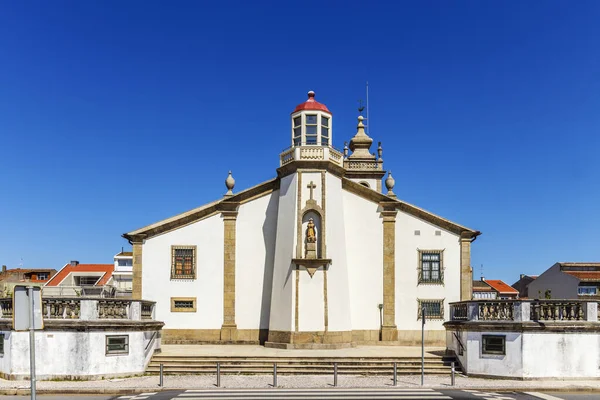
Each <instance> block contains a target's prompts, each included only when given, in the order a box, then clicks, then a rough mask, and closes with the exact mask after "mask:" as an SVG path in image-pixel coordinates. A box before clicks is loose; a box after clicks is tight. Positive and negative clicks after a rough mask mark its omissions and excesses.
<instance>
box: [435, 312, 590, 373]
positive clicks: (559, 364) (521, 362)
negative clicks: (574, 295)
mask: <svg viewBox="0 0 600 400" xmlns="http://www.w3.org/2000/svg"><path fill="white" fill-rule="evenodd" d="M458 304H468V307H469V310H468V312H467V313H462V314H461V317H460V320H459V319H456V318H455V320H453V321H450V322H447V323H446V324H445V326H446V330H447V334H446V341H447V342H446V343H447V344H446V347H447V348H448V349H449V350H452V351H454V352H455V353H456V355H457V357H458V359H459V361H460V363H461V365H462V369H463V371H464V372H465V373H466V374H467V375H469V376H483V377H496V378H511V379H514V378H517V379H542V378H557V379H575V378H582V379H585V378H600V369H599V368H598V366H599V365H600V323H599V322H598V305H597V303H596V302H587V303H586V302H573V301H572V302H567V301H564V302H545V303H544V305H543V307H549V308H551V309H554V310H558V309H560V308H563V309H564V310H570V309H569V308H568V307H572V306H573V307H575V306H576V305H577V304H579V305H580V307H581V308H579V309H578V310H579V311H581V312H577V313H571V312H569V311H567V312H566V313H564V314H563V312H562V311H560V312H559V315H552V316H551V317H548V316H534V317H535V318H534V319H535V320H533V321H531V320H530V316H531V314H530V310H531V308H532V307H534V306H535V304H536V302H498V301H487V302H483V301H480V302H461V303H458ZM485 304H487V305H496V304H497V305H499V306H498V307H499V308H497V309H500V308H503V307H513V308H514V312H513V313H512V314H507V313H501V314H495V313H494V314H493V315H485V316H484V318H482V316H483V315H482V310H481V307H485ZM567 304H570V305H569V306H567V307H565V305H567ZM453 306H455V305H453ZM497 309H496V310H497ZM465 315H466V316H465ZM485 335H497V336H501V337H504V338H505V352H504V354H486V352H485V351H484V346H483V337H484V336H485ZM457 338H458V339H460V342H459V340H458V339H457ZM461 344H462V346H461Z"/></svg>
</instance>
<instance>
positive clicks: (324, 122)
mask: <svg viewBox="0 0 600 400" xmlns="http://www.w3.org/2000/svg"><path fill="white" fill-rule="evenodd" d="M321 125H323V126H326V127H329V118H327V117H321Z"/></svg>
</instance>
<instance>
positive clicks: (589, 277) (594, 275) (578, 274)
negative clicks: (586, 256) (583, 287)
mask: <svg viewBox="0 0 600 400" xmlns="http://www.w3.org/2000/svg"><path fill="white" fill-rule="evenodd" d="M563 272H564V273H565V274H569V275H571V276H574V277H575V278H577V279H579V280H580V281H600V271H563Z"/></svg>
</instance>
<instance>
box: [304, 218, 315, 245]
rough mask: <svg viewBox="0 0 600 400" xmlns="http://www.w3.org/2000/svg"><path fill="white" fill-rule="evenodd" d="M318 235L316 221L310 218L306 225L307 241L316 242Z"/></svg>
mask: <svg viewBox="0 0 600 400" xmlns="http://www.w3.org/2000/svg"><path fill="white" fill-rule="evenodd" d="M316 242H317V236H316V234H315V223H314V221H313V219H312V218H310V219H309V220H308V225H307V226H306V243H316Z"/></svg>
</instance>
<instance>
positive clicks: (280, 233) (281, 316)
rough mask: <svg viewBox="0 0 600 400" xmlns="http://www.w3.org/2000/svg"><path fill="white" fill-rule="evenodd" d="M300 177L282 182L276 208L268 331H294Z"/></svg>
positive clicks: (287, 178) (287, 177)
mask: <svg viewBox="0 0 600 400" xmlns="http://www.w3.org/2000/svg"><path fill="white" fill-rule="evenodd" d="M296 179H297V175H296V174H292V175H288V176H286V177H284V178H282V179H281V184H280V187H279V205H278V209H277V239H276V246H275V261H274V267H273V286H272V290H271V311H270V314H269V329H270V330H275V331H292V330H293V329H294V325H293V322H294V296H295V275H294V274H295V273H294V271H293V269H294V268H292V263H291V259H292V258H293V257H294V256H295V251H296V204H297V188H298V184H297V181H296Z"/></svg>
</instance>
